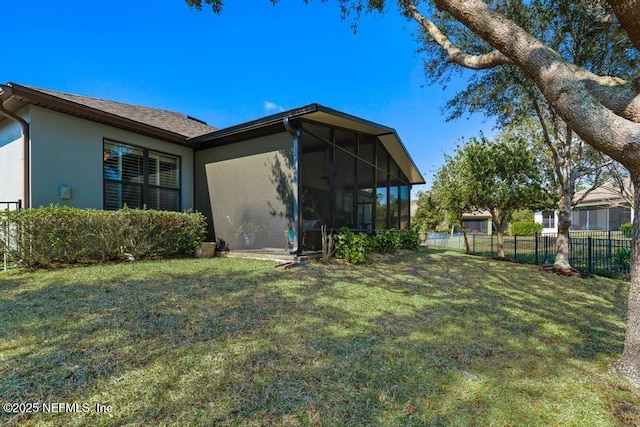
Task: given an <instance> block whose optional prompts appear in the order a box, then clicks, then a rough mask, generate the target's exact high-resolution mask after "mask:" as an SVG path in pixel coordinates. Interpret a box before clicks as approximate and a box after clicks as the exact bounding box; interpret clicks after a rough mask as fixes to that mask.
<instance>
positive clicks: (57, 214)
mask: <svg viewBox="0 0 640 427" xmlns="http://www.w3.org/2000/svg"><path fill="white" fill-rule="evenodd" d="M0 215H3V216H4V220H5V221H8V222H9V223H11V224H13V227H12V228H10V230H13V231H12V233H13V234H14V236H12V239H11V240H12V241H13V242H15V245H14V247H13V248H10V250H11V251H12V252H13V253H11V256H12V258H14V259H21V260H22V263H23V264H24V265H26V266H29V267H35V266H48V265H51V264H55V263H65V264H66V263H78V262H92V261H112V260H117V259H123V258H125V257H126V255H125V254H131V255H133V256H134V257H135V258H137V259H144V258H169V257H176V256H185V255H191V254H193V251H194V249H195V247H196V246H197V245H198V244H200V243H201V242H202V241H204V237H205V233H206V219H205V218H204V216H203V215H202V214H200V213H189V214H185V213H179V212H164V211H155V210H137V209H126V208H125V209H122V210H119V211H101V210H94V209H76V208H69V207H65V206H49V207H42V208H37V209H22V210H17V211H5V212H4V213H2V214H0Z"/></svg>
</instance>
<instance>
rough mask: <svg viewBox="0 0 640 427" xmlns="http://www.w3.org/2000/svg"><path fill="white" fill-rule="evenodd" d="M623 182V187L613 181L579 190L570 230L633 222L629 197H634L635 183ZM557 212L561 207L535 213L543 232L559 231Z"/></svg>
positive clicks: (613, 228)
mask: <svg viewBox="0 0 640 427" xmlns="http://www.w3.org/2000/svg"><path fill="white" fill-rule="evenodd" d="M623 185H624V189H623V190H622V191H621V189H620V188H619V187H618V186H615V185H613V184H612V183H606V184H603V185H601V186H599V187H596V188H594V189H592V190H581V191H577V192H576V194H575V195H574V202H575V205H574V207H573V209H572V210H571V227H570V230H590V231H619V230H620V226H621V225H622V224H624V223H626V222H631V221H632V218H633V214H634V213H633V208H632V207H631V206H632V204H631V202H630V201H629V200H628V199H629V198H630V197H633V195H632V187H631V185H630V182H629V180H628V179H627V180H626V181H625V183H624V184H623ZM558 215H559V213H558V211H542V212H536V213H535V222H537V223H539V224H542V227H543V228H542V233H543V234H556V233H557V232H558Z"/></svg>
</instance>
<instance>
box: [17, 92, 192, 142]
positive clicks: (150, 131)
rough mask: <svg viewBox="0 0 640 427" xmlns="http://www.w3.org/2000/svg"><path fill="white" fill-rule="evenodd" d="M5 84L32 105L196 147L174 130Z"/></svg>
mask: <svg viewBox="0 0 640 427" xmlns="http://www.w3.org/2000/svg"><path fill="white" fill-rule="evenodd" d="M6 86H7V87H9V88H10V89H11V93H10V95H9V97H16V98H24V99H25V101H26V102H28V103H29V104H32V105H36V106H39V107H43V108H47V109H50V110H53V111H59V112H62V113H65V114H70V115H73V116H76V117H80V118H83V119H87V120H91V121H94V122H97V123H102V124H106V125H109V126H113V127H117V128H121V129H124V130H128V131H131V132H135V133H139V134H142V135H145V136H150V137H153V138H158V139H162V140H165V141H169V142H172V143H175V144H180V145H184V146H187V147H191V148H195V147H196V145H194V144H193V143H192V142H190V141H189V140H188V138H187V137H185V136H183V135H181V134H179V133H176V132H171V131H167V130H163V129H159V128H157V127H155V126H151V125H147V124H144V123H140V122H137V121H135V120H131V119H128V118H125V117H121V116H118V115H115V114H112V113H108V112H105V111H101V110H98V109H95V108H92V107H89V106H86V105H82V104H78V103H76V102H73V101H69V100H66V99H61V98H58V97H55V96H53V95H49V94H46V93H42V92H39V91H36V90H33V89H31V88H28V87H25V86H22V85H19V84H16V83H11V82H10V83H7V85H6Z"/></svg>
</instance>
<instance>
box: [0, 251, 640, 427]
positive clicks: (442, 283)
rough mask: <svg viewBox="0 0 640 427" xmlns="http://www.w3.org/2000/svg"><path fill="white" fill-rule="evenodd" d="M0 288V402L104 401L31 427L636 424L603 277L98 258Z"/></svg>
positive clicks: (612, 302)
mask: <svg viewBox="0 0 640 427" xmlns="http://www.w3.org/2000/svg"><path fill="white" fill-rule="evenodd" d="M181 263H182V264H181ZM0 292H2V298H0V313H3V314H1V315H0V327H1V330H2V331H3V335H6V337H7V340H5V341H4V343H3V344H2V347H1V348H2V352H1V353H2V358H1V360H2V364H1V365H0V374H1V379H0V396H1V397H2V399H3V401H15V400H18V399H19V400H21V401H42V402H51V401H55V402H59V401H65V402H73V401H78V402H91V403H92V404H93V403H101V404H110V405H112V406H113V408H114V412H113V413H112V414H111V417H105V416H100V415H97V414H93V413H92V414H38V415H34V416H33V420H35V421H37V422H38V423H43V424H47V423H48V424H50V425H59V424H60V423H64V424H68V425H74V424H77V425H88V424H91V425H113V424H117V425H121V424H145V423H146V424H173V425H186V424H189V425H216V424H242V425H253V424H255V425H261V424H278V423H280V424H291V425H295V424H303V425H313V424H320V425H324V424H337V425H343V424H356V425H367V424H373V425H394V424H401V425H412V424H413V425H424V424H431V425H485V424H490V423H494V425H507V424H509V423H511V424H515V425H518V424H520V425H521V424H529V425H549V424H553V423H554V422H558V423H559V424H561V425H564V424H584V423H585V422H586V423H590V422H591V421H594V420H595V421H597V422H592V423H591V424H594V425H595V424H599V425H618V424H617V423H620V422H622V423H626V422H635V421H637V420H639V419H640V417H638V416H637V409H636V406H635V404H633V403H629V402H633V401H634V399H638V394H637V393H636V392H635V391H634V390H629V389H627V388H626V387H625V386H624V385H621V384H619V383H617V382H616V380H615V379H612V378H610V377H609V376H608V375H607V374H606V366H607V364H608V363H610V362H611V361H612V355H614V354H616V353H619V352H620V351H621V349H622V347H621V346H622V342H623V339H624V330H623V327H624V323H623V320H622V319H624V313H625V303H626V302H625V299H624V295H625V294H626V289H625V285H624V284H622V282H616V281H612V280H606V279H587V280H581V279H576V278H560V277H557V276H553V275H550V274H545V273H542V272H539V271H536V270H535V269H532V268H531V267H527V266H519V265H514V264H506V263H500V262H497V261H487V260H484V259H481V258H474V257H465V256H461V255H459V254H452V253H443V252H431V251H423V252H420V253H418V254H415V255H410V256H406V257H403V258H402V259H400V260H397V261H393V262H388V263H380V264H375V265H371V266H364V267H325V266H322V265H310V266H307V267H302V268H297V269H292V270H273V269H272V268H271V267H270V264H268V263H260V262H254V261H249V260H242V261H240V260H217V259H214V260H204V261H202V260H200V261H190V260H183V261H180V262H178V261H172V262H162V263H140V264H139V265H124V266H109V267H105V268H92V269H86V270H84V271H83V270H81V269H79V270H78V271H76V272H75V273H74V272H73V271H59V272H50V273H38V274H34V275H26V276H24V277H17V278H16V277H11V278H9V279H8V280H4V279H0ZM620 408H626V409H624V410H623V409H620ZM3 416H4V417H5V420H7V421H8V422H9V423H17V422H18V421H20V420H24V419H25V417H24V416H13V417H8V416H7V414H4V415H3ZM1 419H2V418H0V420H1Z"/></svg>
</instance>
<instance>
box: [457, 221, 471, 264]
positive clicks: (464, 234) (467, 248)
mask: <svg viewBox="0 0 640 427" xmlns="http://www.w3.org/2000/svg"><path fill="white" fill-rule="evenodd" d="M458 221H459V222H460V230H462V237H464V253H466V254H467V255H469V254H470V253H471V247H470V246H469V238H468V237H467V227H465V226H464V221H463V220H462V217H460V218H458Z"/></svg>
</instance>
